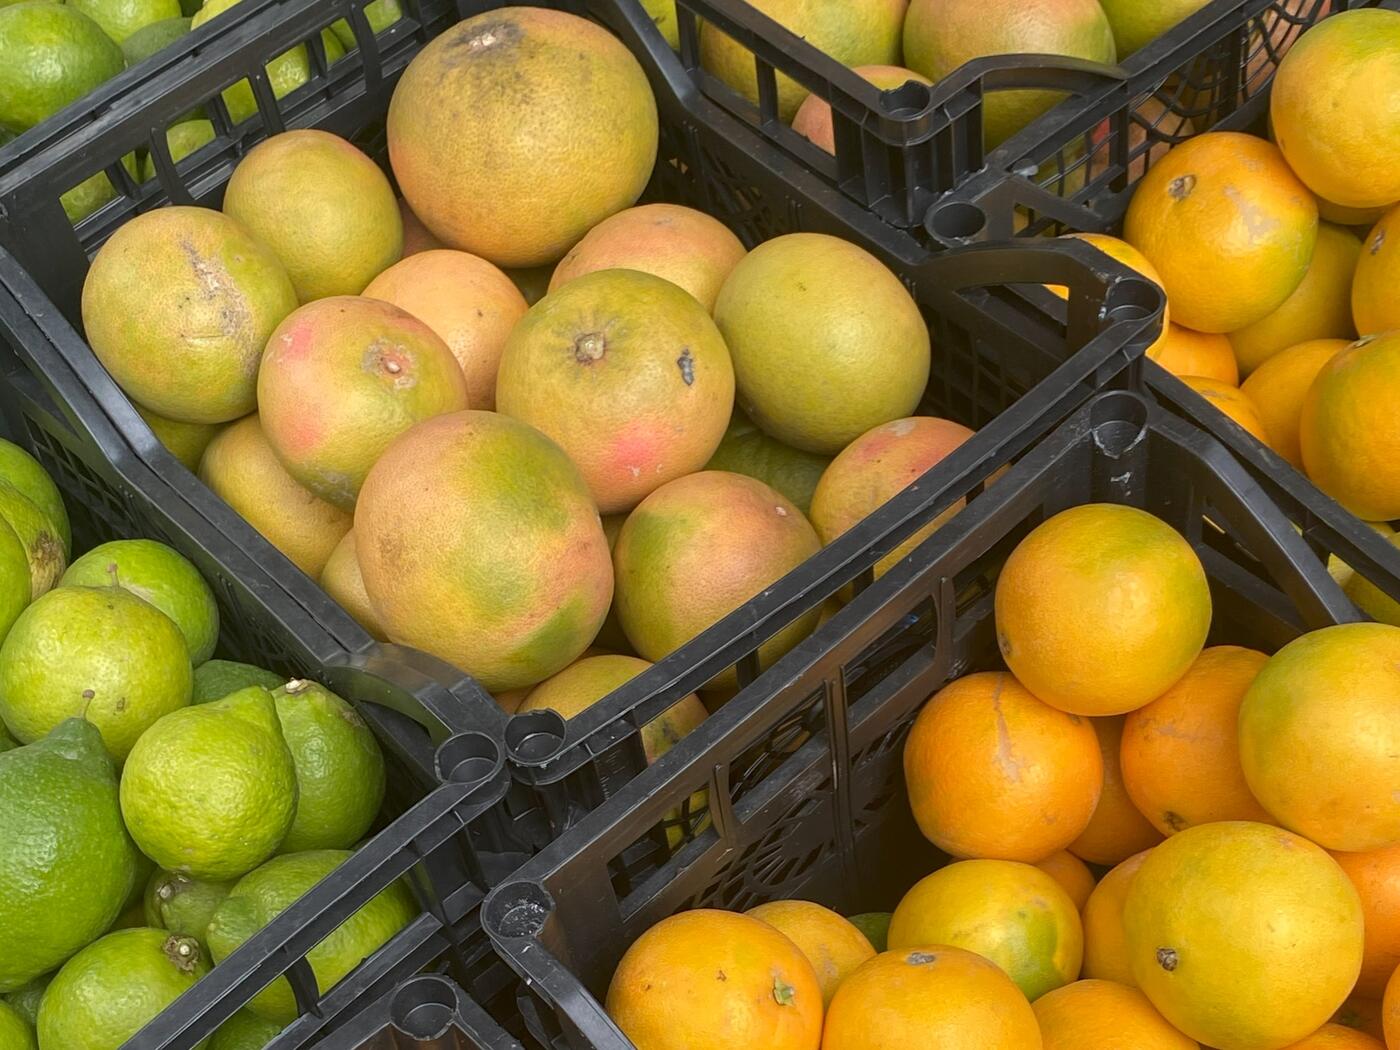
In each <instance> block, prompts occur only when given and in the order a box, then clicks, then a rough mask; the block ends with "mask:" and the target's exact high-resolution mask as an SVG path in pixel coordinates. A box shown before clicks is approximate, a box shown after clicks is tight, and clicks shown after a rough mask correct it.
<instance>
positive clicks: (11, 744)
mask: <svg viewBox="0 0 1400 1050" xmlns="http://www.w3.org/2000/svg"><path fill="white" fill-rule="evenodd" d="M17 747H19V741H18V740H16V739H15V738H14V737H12V736H10V731H9V730H8V729H6V728H5V725H4V723H3V722H0V751H13V750H14V749H15V748H17Z"/></svg>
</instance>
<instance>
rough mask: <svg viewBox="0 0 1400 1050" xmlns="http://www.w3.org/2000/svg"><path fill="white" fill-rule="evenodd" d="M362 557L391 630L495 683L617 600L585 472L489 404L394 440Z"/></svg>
mask: <svg viewBox="0 0 1400 1050" xmlns="http://www.w3.org/2000/svg"><path fill="white" fill-rule="evenodd" d="M439 39H441V38H439ZM522 479H528V484H527V483H524V482H523V481H522ZM355 553H356V555H357V557H358V559H359V563H360V572H361V574H362V575H363V577H364V582H365V591H366V593H368V595H369V598H370V601H371V603H372V604H373V606H374V610H375V612H376V613H378V614H379V621H380V623H382V624H383V625H384V629H385V631H386V632H387V633H388V635H389V637H390V638H391V639H392V640H394V641H396V642H400V643H403V644H405V645H413V646H416V647H417V648H419V649H423V650H425V651H426V652H429V653H432V654H433V655H434V656H438V657H440V658H442V659H444V660H447V661H448V662H449V663H452V664H455V665H456V666H457V667H459V668H461V669H462V670H464V671H467V672H468V673H469V674H471V675H473V676H474V677H475V678H476V679H477V681H479V682H480V683H481V684H482V685H483V686H484V687H485V688H486V689H488V690H496V691H499V690H504V689H515V688H518V687H519V686H522V685H533V684H534V683H536V682H539V681H543V680H544V679H545V678H548V677H549V676H550V675H552V674H554V673H555V672H556V671H560V670H562V669H563V668H564V667H566V666H568V665H569V664H570V663H572V662H573V661H574V659H575V658H576V657H578V655H579V654H580V653H582V652H583V650H584V649H586V648H587V647H588V645H589V643H590V642H592V641H593V638H594V636H595V635H596V634H597V633H598V628H599V626H600V625H601V624H602V622H603V618H604V617H605V616H606V615H607V611H608V603H609V601H610V600H611V598H612V575H613V574H612V565H611V562H610V560H609V558H608V541H607V537H606V536H604V535H603V527H602V524H601V523H600V522H599V519H598V510H597V508H596V507H595V505H594V503H593V501H592V499H591V498H590V496H589V494H588V488H587V486H586V485H585V484H584V481H583V478H582V477H581V476H580V475H579V472H578V468H576V467H575V466H574V465H573V464H572V463H571V462H570V461H569V459H568V457H567V456H566V455H565V454H564V452H563V451H562V450H561V449H560V448H559V447H558V446H557V445H555V444H554V443H553V442H552V441H550V440H549V439H548V438H546V437H545V436H544V435H543V434H541V433H539V431H537V430H534V429H533V428H531V427H529V426H526V425H525V424H524V423H520V422H518V421H516V420H513V419H509V418H507V417H505V416H499V415H495V414H494V413H490V412H457V413H454V414H452V415H447V416H438V417H437V418H436V419H431V420H428V421H427V422H426V423H420V424H418V426H416V427H414V428H413V429H412V430H410V431H409V432H408V433H407V434H405V435H403V437H401V438H400V439H399V440H397V441H395V442H394V443H393V444H392V445H390V446H389V448H388V450H387V451H386V452H385V453H384V455H382V456H381V457H380V458H379V461H378V462H377V463H376V464H375V465H374V468H373V469H372V470H371V471H370V473H369V477H368V478H367V479H366V481H365V486H364V489H363V490H362V491H361V494H360V500H359V503H358V505H357V506H356V508H355Z"/></svg>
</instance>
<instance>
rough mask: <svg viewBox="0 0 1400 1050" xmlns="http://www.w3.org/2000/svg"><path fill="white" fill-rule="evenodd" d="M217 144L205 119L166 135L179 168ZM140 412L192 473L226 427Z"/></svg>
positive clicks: (148, 162)
mask: <svg viewBox="0 0 1400 1050" xmlns="http://www.w3.org/2000/svg"><path fill="white" fill-rule="evenodd" d="M213 141H214V125H213V124H212V123H211V122H210V121H207V120H204V119H202V118H200V119H195V120H182V121H181V122H180V123H178V124H172V125H171V126H170V129H169V130H168V131H166V133H165V142H166V145H168V146H169V147H170V159H171V160H173V161H174V162H175V163H176V164H178V163H180V161H182V160H184V159H185V158H186V157H188V156H189V155H190V154H191V153H193V152H194V151H195V150H197V149H199V147H200V146H203V145H205V144H206V143H209V142H213ZM155 177H156V162H155V160H154V159H153V158H152V157H151V156H150V155H149V154H147V156H146V159H145V160H143V161H142V162H141V181H142V182H150V181H151V180H152V179H154V178H155ZM136 411H137V412H139V413H141V418H142V419H144V420H145V421H146V425H147V426H149V427H150V428H151V430H152V431H153V432H154V433H155V435H156V437H158V438H159V439H160V443H161V444H162V445H164V446H165V447H166V448H168V449H170V451H171V452H173V453H175V458H176V459H178V460H179V461H180V462H181V463H183V464H184V465H185V466H187V467H189V469H190V470H198V469H199V459H200V457H201V456H203V455H204V450H205V448H206V447H208V445H209V442H210V441H212V440H214V435H215V434H217V433H218V432H219V430H220V428H221V427H222V426H223V424H222V423H181V422H177V421H176V420H173V419H166V418H165V417H164V416H158V415H156V414H155V413H154V412H152V411H150V410H149V409H146V408H142V407H141V406H140V405H137V406H136Z"/></svg>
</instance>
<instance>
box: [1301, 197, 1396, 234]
mask: <svg viewBox="0 0 1400 1050" xmlns="http://www.w3.org/2000/svg"><path fill="white" fill-rule="evenodd" d="M1389 210H1390V208H1389V207H1388V206H1387V205H1384V204H1382V205H1380V206H1379V207H1376V208H1344V207H1342V206H1341V205H1340V204H1333V203H1332V202H1331V201H1329V200H1323V199H1322V198H1321V197H1319V198H1317V214H1318V216H1319V217H1320V218H1321V219H1322V220H1323V221H1325V222H1335V223H1336V224H1337V225H1338V226H1364V227H1365V228H1366V229H1370V228H1371V227H1372V226H1374V225H1375V224H1376V222H1377V221H1379V220H1380V217H1381V216H1382V215H1384V214H1385V213H1386V212H1387V211H1389Z"/></svg>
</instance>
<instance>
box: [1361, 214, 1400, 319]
mask: <svg viewBox="0 0 1400 1050" xmlns="http://www.w3.org/2000/svg"><path fill="white" fill-rule="evenodd" d="M1397 287H1400V207H1397V208H1394V209H1392V210H1391V211H1389V212H1387V213H1386V214H1385V215H1384V216H1383V217H1382V218H1381V220H1380V221H1379V222H1377V223H1376V225H1375V226H1374V227H1373V228H1372V229H1371V232H1370V233H1368V234H1366V241H1365V243H1364V244H1363V245H1362V248H1361V252H1360V257H1359V258H1358V260H1357V263H1356V273H1355V277H1354V279H1353V284H1352V286H1351V312H1352V316H1353V318H1354V319H1355V321H1356V330H1357V331H1358V332H1360V333H1361V334H1362V335H1371V334H1373V333H1375V332H1388V331H1390V330H1391V329H1392V328H1400V305H1397V303H1396V298H1397V297H1396V294H1395V289H1396V288H1397Z"/></svg>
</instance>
